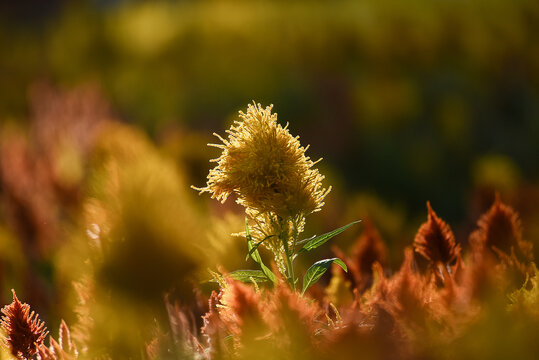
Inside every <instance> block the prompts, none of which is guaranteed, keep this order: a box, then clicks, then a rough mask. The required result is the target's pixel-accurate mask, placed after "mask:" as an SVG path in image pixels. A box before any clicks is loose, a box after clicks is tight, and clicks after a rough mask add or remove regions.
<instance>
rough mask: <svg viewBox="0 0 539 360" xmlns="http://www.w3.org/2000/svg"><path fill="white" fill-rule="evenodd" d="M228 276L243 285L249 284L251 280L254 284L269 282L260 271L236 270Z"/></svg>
mask: <svg viewBox="0 0 539 360" xmlns="http://www.w3.org/2000/svg"><path fill="white" fill-rule="evenodd" d="M229 275H230V277H231V278H232V279H234V280H239V281H241V282H245V283H250V282H252V281H253V280H254V281H255V282H266V281H269V279H268V277H267V276H266V274H264V272H263V271H262V270H236V271H232V272H231V273H230V274H229Z"/></svg>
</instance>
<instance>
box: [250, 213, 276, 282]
mask: <svg viewBox="0 0 539 360" xmlns="http://www.w3.org/2000/svg"><path fill="white" fill-rule="evenodd" d="M245 238H246V239H247V248H248V249H249V253H250V254H251V258H252V259H253V260H254V261H255V262H256V263H257V264H258V265H260V268H261V269H262V271H263V272H264V274H265V275H266V277H267V278H268V279H270V280H271V281H272V282H273V283H274V284H276V283H277V278H276V277H275V274H274V273H273V272H272V271H271V270H270V268H268V267H267V266H266V265H264V263H263V262H262V258H261V257H260V253H259V252H258V250H257V249H254V250H253V251H252V252H251V250H252V249H253V248H254V246H255V244H254V242H253V238H252V237H251V233H250V232H249V224H248V223H247V219H245Z"/></svg>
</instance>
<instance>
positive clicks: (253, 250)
mask: <svg viewBox="0 0 539 360" xmlns="http://www.w3.org/2000/svg"><path fill="white" fill-rule="evenodd" d="M274 236H276V235H268V236H266V237H265V238H264V239H262V240H260V241H259V242H257V243H256V244H254V246H253V247H252V248H251V250H249V253H248V254H247V256H246V257H245V260H247V259H249V256H251V255H252V254H253V252H255V251H256V250H257V249H258V247H259V246H260V245H261V244H262V243H263V242H264V241H266V240H268V239H269V238H271V237H274Z"/></svg>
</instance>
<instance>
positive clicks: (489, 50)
mask: <svg viewBox="0 0 539 360" xmlns="http://www.w3.org/2000/svg"><path fill="white" fill-rule="evenodd" d="M538 39H539V2H537V1H536V0H511V1H509V0H491V1H488V2H487V1H473V2H470V1H465V0H454V1H445V0H437V1H432V0H410V1H406V2H402V1H391V0H362V1H323V0H318V1H312V0H311V1H232V0H230V1H228V0H215V1H194V0H191V1H187V0H186V1H127V0H125V1H103V0H93V1H89V0H87V1H77V2H73V1H60V0H53V1H47V2H43V1H38V0H33V1H3V2H2V3H1V5H0V54H1V55H0V122H1V127H0V135H1V137H0V141H1V143H0V150H1V153H0V165H1V166H0V200H1V203H2V207H1V210H0V239H1V255H0V257H2V259H1V261H0V263H1V269H0V270H1V271H0V274H1V281H2V296H1V298H2V303H6V302H7V301H8V300H9V299H10V294H9V292H8V289H9V288H10V287H13V286H19V287H22V288H26V290H23V289H21V293H23V292H24V291H26V293H27V295H28V297H30V298H31V297H32V296H33V297H34V299H35V301H36V302H37V303H38V304H39V302H40V301H43V299H53V298H55V297H58V295H55V294H56V289H57V288H58V285H57V284H58V283H61V282H62V278H63V276H64V275H59V273H61V272H59V271H58V270H57V269H58V268H61V266H60V265H58V264H59V263H60V264H61V263H62V262H61V261H60V260H58V258H59V257H61V256H60V255H58V254H60V253H61V251H60V250H59V249H63V248H64V247H65V246H64V245H62V244H65V243H66V242H67V241H69V239H71V238H73V236H72V235H71V234H72V233H71V232H72V231H73V230H72V229H73V228H78V227H80V221H82V220H80V217H81V215H80V214H81V211H82V210H81V209H82V208H84V206H85V205H84V204H85V203H86V202H87V201H86V200H85V199H86V198H87V197H88V196H89V195H88V194H89V193H91V192H92V191H94V190H95V187H96V185H95V181H94V182H92V180H91V179H92V177H93V176H94V171H93V170H92V169H93V165H92V164H95V161H96V160H95V159H96V155H95V152H96V145H95V144H96V143H99V142H100V141H102V138H103V136H105V135H106V134H110V132H111V131H112V130H110V129H109V128H107V127H106V126H105V125H103V124H105V123H108V122H119V123H122V124H123V125H122V126H126V127H127V128H128V129H130V131H133V132H137V134H139V135H137V136H140V137H144V138H146V139H149V140H148V142H149V143H151V146H152V147H154V148H155V149H153V150H152V151H156V152H157V153H158V154H159V156H162V157H166V158H167V159H169V160H171V163H172V164H174V165H173V166H174V167H175V169H176V171H177V172H178V173H179V174H181V177H182V182H181V184H182V186H183V187H184V188H182V190H181V191H182V192H185V193H186V195H185V196H187V197H189V198H190V201H193V204H194V205H193V206H194V207H195V208H197V207H198V208H200V211H201V212H202V213H203V214H206V215H204V216H209V215H207V214H212V216H214V215H217V216H220V218H221V222H219V226H220V228H219V229H220V230H219V231H221V232H223V231H225V232H226V231H230V232H237V231H241V230H242V228H241V213H240V215H238V216H239V217H240V220H239V221H236V220H230V218H229V217H226V216H228V215H223V214H224V213H225V212H232V213H234V211H237V209H235V207H234V205H233V204H232V202H231V201H229V202H228V203H227V204H225V205H224V206H222V205H220V204H218V203H216V202H215V201H210V200H209V199H208V197H207V196H204V197H200V198H197V197H196V192H194V191H192V190H190V189H188V187H189V185H191V184H194V185H197V186H202V185H203V184H204V183H205V178H206V175H207V172H208V170H209V169H210V167H212V165H213V164H211V163H209V162H208V160H209V159H211V158H215V157H217V156H218V151H217V149H213V148H207V147H206V143H208V142H216V141H217V139H215V138H214V137H212V135H211V134H212V133H213V132H217V133H220V134H224V130H225V129H227V128H228V127H229V126H230V124H231V123H232V121H233V120H235V119H237V111H238V110H245V109H246V106H247V104H248V103H249V102H252V101H253V100H254V101H256V102H259V103H261V104H262V105H269V104H274V111H275V112H277V113H278V114H279V117H278V119H279V122H280V123H282V124H285V123H286V122H289V123H290V131H291V133H292V134H293V135H300V137H301V138H300V140H301V142H302V144H303V145H307V144H310V145H311V147H310V149H309V152H308V154H309V155H310V156H311V157H312V158H313V159H318V158H320V157H323V158H324V160H323V161H322V162H321V163H320V164H319V167H320V171H321V172H322V173H323V174H325V175H326V185H332V186H333V191H332V192H331V194H330V195H329V196H328V197H327V201H326V206H325V208H324V209H323V211H322V212H320V213H318V214H316V215H313V216H312V217H311V219H308V226H307V230H306V235H308V236H310V235H311V234H313V233H321V232H325V231H328V230H331V229H333V228H335V227H337V226H341V225H343V224H345V223H347V222H349V221H353V220H356V219H363V218H366V217H368V218H369V219H371V220H372V222H373V223H374V224H375V225H376V227H377V228H378V229H379V230H380V233H381V234H382V237H383V239H384V240H385V242H386V243H387V244H388V245H389V247H390V255H391V261H392V263H393V264H398V263H399V262H400V261H401V259H402V249H403V247H404V246H406V245H410V244H411V242H412V240H413V237H414V234H415V232H416V231H417V228H418V226H419V224H421V223H422V222H423V221H425V220H426V206H425V203H426V201H430V202H431V204H432V206H433V208H434V210H435V211H436V212H437V214H438V215H439V216H440V217H441V218H443V219H444V220H446V221H447V222H448V223H449V224H450V225H451V227H452V228H453V230H454V231H455V234H456V237H457V241H459V242H461V243H462V244H463V246H466V243H467V236H468V234H469V232H470V231H471V230H472V229H473V228H474V225H475V223H476V221H477V219H478V217H479V215H480V214H481V213H483V212H484V211H485V210H486V209H487V208H488V207H489V206H490V205H491V203H492V201H493V199H494V194H495V193H496V192H498V193H499V194H500V195H501V197H502V199H503V200H504V201H505V202H506V203H508V204H510V205H511V206H513V207H514V208H515V209H516V210H517V211H518V212H519V213H520V215H521V217H522V220H523V224H524V237H525V238H526V239H528V240H531V241H534V242H536V244H537V241H538V240H539V206H538V204H539V41H538ZM103 126H105V129H109V130H107V131H104V132H103V131H101V130H99V129H103ZM104 133H105V135H103V134H104ZM119 136H123V135H119ZM107 141H110V142H111V143H112V144H113V145H110V146H114V143H115V142H116V140H114V139H113V140H107ZM119 142H121V141H119ZM123 143H124V144H123V145H121V146H124V145H125V144H129V143H130V141H129V140H128V139H124V140H123ZM98 148H99V146H98ZM100 151H103V150H100ZM122 151H123V150H122ZM97 159H99V156H98V157H97ZM141 161H143V160H141ZM89 179H90V180H89ZM191 197H193V198H192V199H191ZM204 216H203V217H204ZM213 223H215V222H213ZM227 224H228V225H227ZM230 224H234V225H230ZM237 224H239V225H237ZM236 226H239V228H236ZM360 232H361V228H360V227H358V228H357V229H356V230H353V231H350V232H349V233H348V234H343V235H342V236H341V237H340V238H337V239H336V240H335V241H336V243H337V244H339V246H341V247H343V248H346V247H347V246H349V245H350V244H351V242H352V241H353V240H354V239H355V238H356V237H357V235H358V234H359V233H360ZM91 234H93V233H91ZM36 244H37V245H36ZM241 246H243V244H240V250H239V251H240V252H241V251H243V249H242V248H241ZM536 248H537V246H536ZM225 250H226V249H225ZM225 250H223V251H225ZM317 256H318V255H317ZM232 266H235V265H234V264H231V265H229V267H232ZM22 268H25V269H29V270H25V271H22V270H21V269H22ZM230 270H233V269H230ZM21 274H23V275H21ZM64 277H67V276H64ZM67 278H69V277H67ZM65 281H66V282H67V280H65ZM21 284H26V285H24V286H23V285H21ZM36 284H39V285H36ZM60 288H61V287H60ZM36 289H41V290H36ZM28 297H27V299H28ZM28 300H29V301H30V300H31V299H28ZM43 307H44V308H45V307H46V306H45V305H44V306H43Z"/></svg>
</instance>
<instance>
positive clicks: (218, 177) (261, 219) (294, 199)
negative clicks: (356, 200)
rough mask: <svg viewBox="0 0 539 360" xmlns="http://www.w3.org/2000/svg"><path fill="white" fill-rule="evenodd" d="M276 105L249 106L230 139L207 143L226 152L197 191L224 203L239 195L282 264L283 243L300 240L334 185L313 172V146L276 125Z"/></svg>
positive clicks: (256, 231) (261, 236) (255, 229)
mask: <svg viewBox="0 0 539 360" xmlns="http://www.w3.org/2000/svg"><path fill="white" fill-rule="evenodd" d="M272 106H273V105H270V106H267V107H266V108H263V107H262V106H261V105H260V104H256V103H253V104H249V105H248V107H247V113H243V112H241V111H240V119H241V120H239V121H235V122H234V125H233V126H232V127H231V128H230V129H229V130H227V133H228V138H227V139H225V138H223V137H221V136H219V135H218V134H214V135H215V136H217V137H218V138H219V139H220V140H221V141H222V144H208V145H209V146H214V147H217V148H220V149H222V153H221V156H220V157H219V158H217V159H214V160H212V161H214V162H217V166H216V167H215V168H213V169H211V170H210V172H209V174H208V181H207V184H206V187H203V188H195V189H196V190H199V191H200V193H204V192H208V193H210V194H211V197H212V198H215V199H217V200H219V201H221V202H224V201H226V199H227V198H228V197H229V196H230V195H231V194H234V195H235V196H236V197H237V200H236V201H237V202H238V203H239V204H241V205H243V206H244V207H245V208H246V213H247V214H248V216H249V217H250V218H251V220H252V221H253V222H254V227H253V235H254V237H255V238H257V239H259V240H262V239H267V240H268V241H267V242H266V243H265V245H266V247H268V248H269V249H270V250H272V251H273V252H274V254H275V255H276V261H277V264H278V265H282V258H280V257H281V256H282V254H283V243H282V242H283V241H286V242H287V243H289V244H292V243H293V241H294V239H297V235H298V234H299V233H301V232H302V231H303V225H304V222H305V216H307V215H309V214H311V213H313V212H316V211H319V210H320V209H321V208H322V206H323V205H324V198H325V197H326V195H327V194H328V193H329V191H330V190H331V187H330V188H328V189H325V188H324V187H323V186H322V180H323V179H324V176H323V175H321V174H320V173H319V171H318V169H316V168H314V165H315V164H316V163H317V162H318V161H316V162H313V161H312V160H311V159H310V158H309V157H308V156H306V155H305V152H306V151H307V149H308V146H307V147H303V146H301V144H300V142H299V136H298V137H293V136H292V135H291V134H290V132H289V131H288V124H287V125H286V126H284V127H283V126H281V125H280V124H278V123H277V114H276V113H274V114H272V113H271V109H272ZM279 267H280V268H281V266H279Z"/></svg>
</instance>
